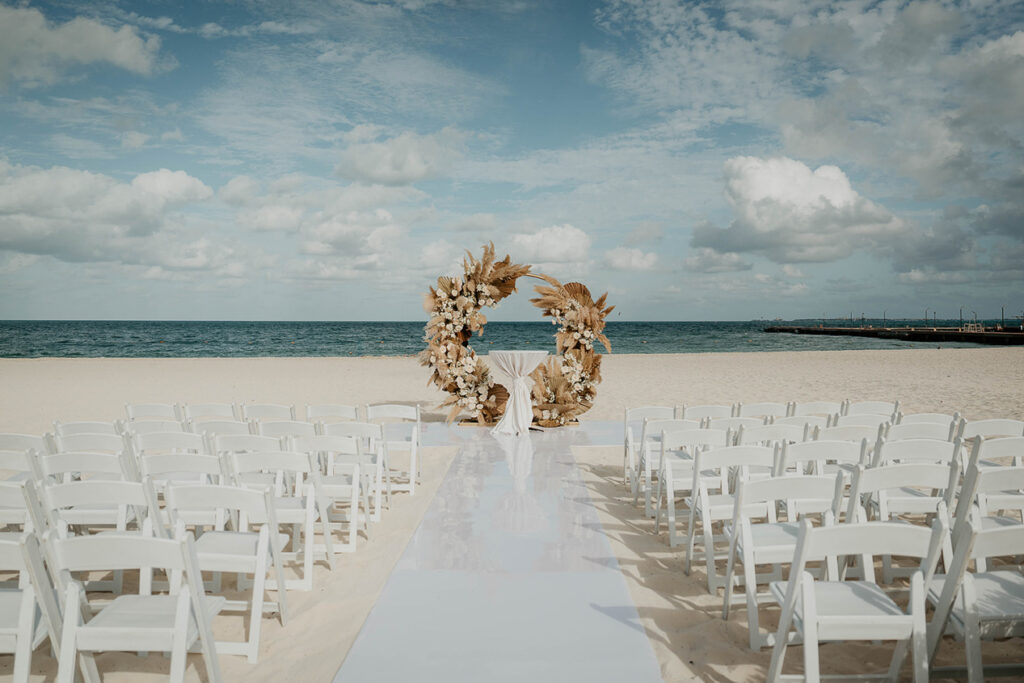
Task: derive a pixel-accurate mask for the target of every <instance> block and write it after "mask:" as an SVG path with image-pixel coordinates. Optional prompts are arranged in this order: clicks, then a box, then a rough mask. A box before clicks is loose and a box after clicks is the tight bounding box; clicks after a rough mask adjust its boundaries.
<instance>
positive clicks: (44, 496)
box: [0, 479, 198, 680]
mask: <svg viewBox="0 0 1024 683" xmlns="http://www.w3.org/2000/svg"><path fill="white" fill-rule="evenodd" d="M147 484H148V482H147V481H143V482H141V483H140V482H124V481H103V480H92V481H75V482H72V483H58V482H53V481H44V482H41V483H40V485H39V486H37V485H36V483H35V482H34V481H33V480H32V479H28V480H26V481H24V482H20V483H18V484H5V485H3V486H0V492H2V493H3V495H0V504H3V505H4V507H6V508H8V509H9V510H12V509H15V508H16V500H15V499H14V496H17V497H19V498H20V499H21V500H20V503H21V505H20V510H21V519H20V520H14V519H10V518H9V519H7V520H6V521H7V522H8V527H9V528H13V529H16V531H14V532H8V533H5V534H0V539H2V541H0V542H3V541H6V542H10V543H14V542H15V541H16V540H21V541H22V542H24V541H25V538H26V537H27V538H28V539H29V540H30V541H31V542H32V544H35V547H37V548H38V542H39V539H42V538H51V539H54V540H58V541H63V540H64V539H70V538H75V537H76V536H77V537H79V538H82V536H81V534H82V533H83V532H86V533H87V532H88V531H89V530H90V528H91V529H92V530H94V531H96V530H97V529H96V528H95V527H96V525H95V524H94V523H93V522H95V521H101V522H102V521H104V520H96V519H95V517H90V516H89V513H90V511H91V509H92V508H95V507H99V506H102V505H111V504H113V505H118V506H122V507H130V508H132V510H133V515H132V517H133V518H134V520H135V525H134V526H135V531H134V532H131V533H129V530H128V528H127V524H126V523H125V522H126V520H125V518H124V517H122V522H121V523H120V524H118V525H117V527H116V528H115V530H114V537H116V538H120V539H131V538H147V539H148V538H153V537H154V536H155V537H157V538H162V537H164V536H166V534H165V533H164V530H163V528H162V525H161V524H160V516H159V514H158V513H157V512H155V511H156V510H157V508H156V505H155V496H154V495H153V494H152V489H151V488H150V487H149V486H148V485H147ZM7 494H11V495H7ZM83 512H84V513H86V515H85V517H83ZM19 521H20V523H19ZM154 522H155V524H156V525H158V528H157V529H156V531H157V533H156V534H154ZM19 527H20V528H19ZM87 537H89V538H99V539H102V538H110V536H109V535H108V534H105V533H103V532H102V531H99V532H98V533H97V534H95V535H88V534H87ZM47 547H49V546H47ZM2 554H3V552H2V550H0V555H2ZM55 558H56V559H59V557H58V555H55V554H54V553H53V552H51V553H48V557H47V564H48V566H49V567H50V570H51V571H50V572H46V571H45V569H43V562H42V560H41V558H40V559H38V561H37V563H36V564H37V566H36V572H35V576H33V577H32V590H33V592H34V594H35V597H36V598H37V600H38V601H39V608H40V609H41V610H42V616H43V617H44V619H43V621H44V622H45V624H46V625H47V626H49V631H50V634H49V635H50V637H51V639H52V641H53V648H54V650H55V651H58V652H59V653H60V656H61V662H60V667H61V669H60V671H59V673H58V680H71V679H72V677H73V676H74V657H73V656H71V657H70V659H69V654H68V649H67V647H65V649H61V647H60V644H61V640H60V639H59V637H58V636H59V634H60V631H61V629H62V628H64V629H67V628H71V627H72V626H75V625H76V624H75V623H74V621H75V620H77V621H78V622H79V623H78V625H79V626H80V625H81V619H88V620H91V615H92V613H93V612H95V611H99V610H100V609H105V610H110V611H109V612H107V613H106V616H105V617H104V618H102V619H101V620H99V621H98V622H96V624H97V625H98V624H99V623H100V622H102V623H103V624H104V628H107V627H110V626H111V625H114V626H115V627H116V624H117V622H118V619H122V620H123V619H124V618H126V617H127V618H129V619H130V618H131V614H132V612H133V610H136V618H137V617H138V612H137V609H138V603H137V601H136V605H135V606H134V607H133V606H132V605H130V604H129V605H126V604H125V601H124V600H121V599H120V598H115V599H114V601H113V602H109V603H95V602H91V603H90V604H89V607H90V609H88V610H80V609H79V602H78V599H77V598H76V599H75V600H73V601H68V602H67V603H65V609H66V607H67V605H73V606H74V609H73V610H72V611H71V612H70V614H71V615H72V619H73V622H72V623H67V622H66V621H65V623H64V625H63V626H61V625H60V623H59V622H60V621H61V610H60V608H59V607H58V601H59V597H58V596H59V595H66V594H68V589H69V587H70V586H69V584H70V583H71V575H70V571H74V568H71V567H64V568H62V567H61V566H60V564H59V563H56V562H55V561H54V560H55ZM25 562H28V558H27V557H26V558H25ZM115 564H116V563H113V564H111V565H108V567H107V568H109V569H111V570H112V576H113V579H112V580H111V581H96V580H88V575H89V574H91V573H92V572H90V571H88V570H87V568H84V567H83V568H81V569H82V570H83V571H84V572H85V573H86V577H83V579H82V581H83V582H82V583H81V586H82V589H83V590H81V591H80V592H81V593H82V594H83V595H84V591H85V590H88V591H89V592H90V593H95V592H96V591H106V590H111V589H113V590H114V592H116V593H120V592H121V585H122V573H123V570H124V569H125V568H126V567H121V566H115ZM140 566H142V565H136V566H134V567H133V568H136V569H137V568H139V567H140ZM145 566H146V567H150V569H145V570H144V572H149V571H151V568H152V567H153V566H157V567H159V566H161V565H160V564H159V562H156V561H154V562H151V563H149V564H148V565H145ZM25 569H26V570H27V567H26V568H25ZM94 569H100V567H95V568H94ZM196 576H198V574H197V575H196ZM22 579H24V576H22ZM150 582H151V575H150V574H148V573H143V575H142V576H141V577H140V588H141V589H142V591H143V592H144V593H148V591H149V586H151V583H150ZM172 585H173V580H172ZM22 587H23V588H24V581H22ZM55 587H56V588H55ZM172 592H175V593H176V592H177V591H176V590H174V589H173V588H172ZM3 595H6V596H7V597H5V598H4V600H5V601H8V602H10V601H11V600H13V599H14V598H13V597H12V594H11V593H8V592H4V593H3ZM47 596H49V604H47ZM22 597H24V594H23V595H22ZM129 600H132V598H129ZM82 604H83V605H84V603H82ZM7 606H9V604H8V605H5V609H4V610H0V613H4V614H3V616H2V617H0V622H3V621H6V617H9V616H14V614H15V613H17V611H15V613H12V614H10V615H8V614H6V607H7ZM21 606H22V608H25V607H26V606H27V605H26V603H25V602H22V605H21ZM181 608H182V605H180V604H179V605H178V609H179V610H180V609H181ZM126 609H127V611H126ZM33 611H34V610H33ZM68 613H69V612H67V611H65V615H67V614H68ZM151 613H152V612H151ZM165 614H166V611H165ZM21 624H22V625H23V624H24V621H23V620H22V621H21ZM179 625H180V622H179ZM5 626H6V625H5ZM5 626H0V633H2V631H3V629H4V628H5ZM137 626H138V627H139V628H140V629H143V630H144V631H145V630H146V629H148V628H151V627H156V628H164V627H165V626H166V624H163V625H162V624H160V623H159V619H158V622H157V623H156V624H147V623H145V622H139V623H137ZM35 629H36V631H35V634H34V635H35V637H34V639H33V642H34V645H38V644H39V642H40V636H41V635H45V632H43V631H42V629H41V627H40V625H38V624H37V625H36V626H35ZM165 630H166V629H165ZM147 632H148V633H151V634H152V633H153V631H147ZM191 632H192V633H193V634H195V629H194V628H192V629H191ZM67 633H68V632H67V631H65V635H67ZM96 633H97V632H96V631H94V630H93V631H89V632H88V634H87V636H86V642H84V645H85V648H84V649H89V648H90V647H91V646H90V645H89V642H93V643H96V642H99V641H95V640H93V641H89V640H88V638H94V637H96ZM8 635H9V634H8ZM164 635H166V633H165V634H164ZM182 635H183V634H182ZM151 637H159V638H162V637H163V636H151ZM0 640H5V639H4V638H0ZM160 642H161V643H163V644H162V645H161V644H160V643H158V644H157V645H154V646H153V647H147V648H145V649H147V650H149V649H158V650H159V649H163V650H171V648H170V647H165V645H166V641H160ZM18 643H19V644H24V643H25V641H24V640H23V639H21V638H20V637H19V639H18ZM67 645H68V642H67V641H65V646H67ZM78 645H79V646H81V645H83V643H78ZM96 647H97V648H98V649H116V648H112V647H108V646H107V645H103V646H102V648H100V646H99V645H97V646H96ZM126 649H136V648H126ZM183 656H184V650H181V652H180V653H179V654H178V655H175V659H177V658H180V657H183ZM23 659H25V658H23V657H22V655H21V653H19V654H18V655H17V657H16V662H15V674H16V675H15V679H16V680H23V679H22V678H21V675H20V673H19V672H20V670H21V669H22V667H23V666H27V664H26V663H25V662H23V661H22V660H23ZM25 661H27V659H26V660H25ZM83 661H84V660H83ZM69 665H70V666H69ZM179 666H180V662H178V663H172V672H174V671H175V670H176V668H177V667H179ZM93 671H94V667H93ZM85 673H88V672H85ZM88 678H89V677H88V675H87V679H88Z"/></svg>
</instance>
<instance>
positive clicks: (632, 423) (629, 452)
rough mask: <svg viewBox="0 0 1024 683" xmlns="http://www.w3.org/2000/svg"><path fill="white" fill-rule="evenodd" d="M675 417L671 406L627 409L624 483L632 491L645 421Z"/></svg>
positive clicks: (624, 415) (623, 428) (623, 422)
mask: <svg viewBox="0 0 1024 683" xmlns="http://www.w3.org/2000/svg"><path fill="white" fill-rule="evenodd" d="M675 416H676V411H675V408H673V407H671V406H637V407H636V408H626V410H625V413H624V414H623V418H622V444H623V452H622V481H623V483H624V484H625V486H626V488H629V489H630V490H632V487H633V483H632V480H633V475H634V473H635V472H637V463H638V462H639V458H640V446H639V444H640V442H639V440H638V437H639V436H640V432H641V430H642V429H643V423H644V420H647V419H651V420H671V419H673V418H674V417H675Z"/></svg>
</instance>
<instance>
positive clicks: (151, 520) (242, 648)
mask: <svg viewBox="0 0 1024 683" xmlns="http://www.w3.org/2000/svg"><path fill="white" fill-rule="evenodd" d="M151 457H161V456H151ZM200 457H207V458H208V457H209V456H200ZM24 493H25V499H26V502H27V503H28V507H29V509H30V511H38V512H36V513H35V517H36V518H37V519H38V520H39V521H37V522H36V525H37V528H39V529H49V532H50V533H52V534H56V536H57V537H58V538H67V537H69V536H70V535H71V534H70V533H69V529H70V528H76V529H79V531H86V529H81V528H80V527H81V525H80V524H79V519H78V517H77V516H76V513H77V512H78V508H81V507H85V508H88V507H90V506H96V505H99V504H100V503H101V502H107V503H108V504H109V503H111V502H114V503H116V504H118V505H121V506H131V507H132V509H133V510H134V511H135V519H136V525H135V526H136V532H135V533H136V534H138V535H142V536H153V535H154V531H155V532H156V533H155V535H156V536H157V537H171V534H170V533H168V532H166V531H165V530H164V524H163V515H162V514H161V510H160V508H159V506H158V504H157V501H156V494H155V490H154V489H153V487H152V486H151V482H150V480H149V479H148V478H144V479H143V480H142V482H140V483H138V482H108V481H79V482H73V483H70V484H44V485H42V486H40V487H39V488H38V489H37V488H36V486H35V485H34V484H33V483H32V482H31V481H30V482H26V484H25V490H24ZM165 500H166V503H167V506H166V513H167V518H168V520H169V523H170V524H169V527H170V528H171V529H175V530H176V533H177V535H178V536H180V535H181V534H182V533H183V532H184V530H185V525H186V524H188V525H194V526H196V530H197V532H199V531H201V529H202V528H203V527H209V529H210V530H209V531H206V532H205V533H201V534H200V536H199V539H198V541H197V546H196V547H197V553H198V558H199V565H200V569H201V570H204V571H213V572H215V579H214V582H213V590H214V592H219V591H220V581H219V572H221V571H232V572H239V573H240V574H242V573H244V574H252V575H253V581H254V583H253V584H252V593H251V597H250V599H249V600H245V601H228V602H227V603H225V604H224V607H223V609H224V610H225V611H232V612H233V611H242V612H248V613H249V626H248V628H249V634H248V638H247V640H246V641H245V642H243V643H241V644H239V643H233V642H218V643H217V651H218V652H221V653H226V654H244V655H247V656H248V658H249V661H250V662H255V661H256V659H257V655H258V648H259V633H260V619H261V618H262V614H263V612H264V611H267V610H268V609H269V610H270V611H276V612H279V613H280V617H281V619H282V624H283V622H284V620H285V618H286V613H285V608H284V599H285V598H284V592H283V591H279V594H278V599H277V600H276V601H275V602H274V603H272V604H266V603H264V600H263V593H264V587H266V588H267V589H268V590H273V589H274V588H275V584H274V583H267V582H266V580H265V579H266V573H267V560H268V558H270V559H273V562H274V567H275V581H276V582H281V581H282V580H283V578H284V575H283V573H282V571H281V557H282V551H281V548H282V546H283V545H284V542H283V541H282V538H283V539H284V541H286V540H287V534H280V533H278V532H277V529H278V520H277V519H276V509H277V506H278V504H279V503H280V500H279V498H278V497H276V496H274V495H273V491H272V490H270V489H269V488H267V489H264V490H247V489H244V488H240V487H238V486H237V485H232V486H219V485H213V486H205V485H179V486H169V487H167V489H165ZM225 510H231V511H232V512H234V513H235V514H234V515H233V516H228V515H225V514H224V511H225ZM239 513H240V514H241V516H240V517H239ZM41 517H44V519H40V518H41ZM232 519H233V520H235V521H236V522H237V523H238V524H240V525H241V526H240V527H238V528H236V529H234V530H232V531H227V530H225V524H226V523H230V521H231V520H232ZM282 521H285V520H282ZM251 523H255V524H258V525H261V528H260V529H259V531H258V532H250V531H249V530H248V525H249V524H251ZM72 525H74V527H72ZM307 530H308V529H307ZM126 531H127V527H126V525H124V524H121V525H119V526H118V529H117V533H118V535H124V534H125V533H126ZM100 534H101V535H102V532H100ZM268 542H269V543H270V544H271V545H268ZM268 553H269V554H268ZM307 575H308V574H307ZM51 578H53V579H54V581H55V583H59V577H56V576H54V577H51ZM111 584H112V585H111ZM276 585H287V584H281V583H276ZM121 586H122V578H121V572H120V570H115V572H114V574H113V579H112V581H111V582H100V581H90V582H88V584H87V585H86V587H87V588H88V590H90V591H96V590H109V589H112V590H113V592H114V593H118V594H119V593H121ZM292 587H295V586H292ZM300 587H301V586H300ZM238 589H239V590H243V589H245V586H244V585H243V583H242V581H241V580H239V585H238Z"/></svg>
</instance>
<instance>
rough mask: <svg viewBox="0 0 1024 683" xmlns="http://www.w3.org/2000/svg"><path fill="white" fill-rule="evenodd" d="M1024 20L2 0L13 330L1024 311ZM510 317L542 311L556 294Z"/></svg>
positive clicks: (835, 7)
mask: <svg viewBox="0 0 1024 683" xmlns="http://www.w3.org/2000/svg"><path fill="white" fill-rule="evenodd" d="M1022 111H1024V5H1022V3H1020V2H999V1H998V0H993V1H988V0H976V1H974V2H940V1H923V2H909V3H908V2H864V1H856V2H824V1H811V2H804V1H801V2H796V1H793V0H770V1H769V0H747V1H742V2H741V1H735V2H714V3H697V2H667V1H661V0H643V1H641V0H610V1H608V2H557V1H541V0H509V1H506V2H500V3H499V2H489V1H487V0H465V1H462V2H460V1H458V0H394V1H388V0H381V1H380V2H357V1H351V0H337V1H335V2H321V1H319V0H316V1H314V0H308V1H307V0H298V1H295V2H287V3H285V2H261V1H259V0H236V1H233V2H212V1H211V2H201V3H200V2H189V3H174V2H167V1H161V2H130V3H129V2H103V1H98V2H88V3H85V2H81V3H74V2H54V3H35V2H29V3H12V2H5V1H4V0H0V290H2V291H3V296H2V297H0V317H4V318H131V319H150V318H154V319H246V320H251V319H268V320H278V319H285V320H287V319H303V320H305V319H314V320H315V319H326V320H346V319H348V320H400V319H402V320H409V319H419V318H421V317H422V316H423V313H422V310H421V308H420V301H421V293H422V292H423V291H424V290H425V289H426V287H427V286H428V285H429V284H431V283H432V282H433V280H434V278H436V277H437V276H438V275H440V274H444V273H453V272H457V271H458V269H459V265H458V262H459V260H460V258H461V255H462V251H463V250H464V249H471V250H474V251H479V247H480V245H482V244H484V243H486V242H488V241H491V240H493V241H494V243H495V245H496V247H497V249H498V250H499V252H501V253H505V252H509V253H511V254H512V256H513V257H514V258H515V259H516V260H518V261H520V262H525V263H531V264H534V265H535V267H536V269H537V270H539V271H542V272H545V273H548V274H550V275H553V276H555V277H558V278H560V279H562V280H563V281H569V280H579V281H582V282H584V283H585V284H587V285H588V286H589V287H590V288H591V289H592V290H594V291H595V292H603V291H605V290H607V291H608V292H609V294H610V300H611V302H612V303H614V304H616V305H617V306H618V309H617V313H618V314H619V316H618V319H622V320H627V319H628V320H659V319H661V320H703V319H717V320H731V319H750V318H759V317H762V316H765V317H769V318H774V317H784V318H790V317H817V316H822V315H847V314H849V313H851V312H853V313H855V314H856V315H860V314H861V313H865V314H866V315H868V316H881V315H882V313H883V311H885V312H886V313H887V315H888V316H889V317H896V316H920V315H921V314H922V312H923V310H924V309H925V308H928V309H930V310H934V311H938V315H939V317H943V316H948V317H956V316H957V315H958V314H959V310H960V308H961V307H964V309H965V310H966V311H976V312H977V313H978V315H979V316H992V315H998V313H999V309H1000V306H1003V305H1005V306H1006V307H1007V314H1008V315H1010V314H1012V315H1018V314H1020V313H1021V311H1020V309H1024V298H1022V292H1024V117H1022V116H1021V112H1022ZM522 289H523V291H521V292H520V295H519V296H517V297H513V298H512V299H510V300H508V301H506V302H504V303H503V304H502V305H501V307H500V308H499V309H498V310H497V311H495V312H494V314H493V316H492V317H493V318H495V319H505V320H510V319H532V318H533V317H534V315H535V314H534V312H533V310H532V308H531V307H530V305H529V303H528V298H529V296H528V290H529V287H523V288H522Z"/></svg>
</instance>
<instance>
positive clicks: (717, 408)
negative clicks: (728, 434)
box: [675, 404, 736, 421]
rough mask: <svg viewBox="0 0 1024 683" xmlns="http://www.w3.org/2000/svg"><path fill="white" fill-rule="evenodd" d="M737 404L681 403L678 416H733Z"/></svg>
mask: <svg viewBox="0 0 1024 683" xmlns="http://www.w3.org/2000/svg"><path fill="white" fill-rule="evenodd" d="M735 407H736V406H733V405H728V406H723V405H711V404H707V405H696V406H688V405H680V406H677V407H676V415H675V416H676V417H677V418H678V419H680V420H698V421H700V420H706V419H710V418H715V417H733V416H734V415H735V413H734V410H735Z"/></svg>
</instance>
